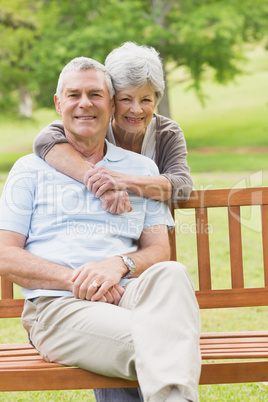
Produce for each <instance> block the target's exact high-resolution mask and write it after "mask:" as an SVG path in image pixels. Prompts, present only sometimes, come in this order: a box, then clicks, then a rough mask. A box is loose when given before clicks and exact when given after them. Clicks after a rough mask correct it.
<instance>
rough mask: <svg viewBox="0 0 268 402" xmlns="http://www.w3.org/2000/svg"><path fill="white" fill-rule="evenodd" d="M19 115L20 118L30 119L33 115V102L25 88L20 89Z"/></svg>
mask: <svg viewBox="0 0 268 402" xmlns="http://www.w3.org/2000/svg"><path fill="white" fill-rule="evenodd" d="M19 97H20V99H19V114H20V116H22V117H27V118H31V117H32V115H33V102H32V98H31V95H30V94H29V92H28V91H27V89H25V88H21V89H20V95H19Z"/></svg>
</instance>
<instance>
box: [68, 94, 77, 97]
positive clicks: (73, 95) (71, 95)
mask: <svg viewBox="0 0 268 402" xmlns="http://www.w3.org/2000/svg"><path fill="white" fill-rule="evenodd" d="M76 96H78V95H77V94H70V95H69V98H75V97H76Z"/></svg>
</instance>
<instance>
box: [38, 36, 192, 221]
mask: <svg viewBox="0 0 268 402" xmlns="http://www.w3.org/2000/svg"><path fill="white" fill-rule="evenodd" d="M105 66H106V68H107V70H108V72H109V73H110V75H111V77H112V82H113V86H114V89H115V107H116V108H115V113H114V116H113V117H112V119H111V122H110V125H109V128H108V131H107V135H106V139H107V140H108V141H109V142H111V143H113V144H115V145H117V146H120V147H122V148H124V149H128V150H131V151H134V152H137V153H141V154H143V155H145V156H148V157H149V158H151V159H153V160H154V161H155V162H156V164H157V166H158V168H159V172H160V174H159V175H158V176H153V177H152V176H150V177H147V176H140V175H129V174H127V173H126V174H122V173H118V172H114V171H111V170H108V169H105V168H103V167H96V166H93V165H90V164H89V163H88V162H87V161H85V159H83V158H82V157H81V156H80V155H79V154H78V153H77V152H76V151H75V150H74V148H72V146H71V145H69V144H68V143H67V140H66V138H65V135H64V130H63V125H62V122H61V121H55V122H54V123H52V124H50V125H49V126H47V127H46V128H44V129H43V130H42V131H41V132H40V133H39V135H38V136H37V137H36V139H35V141H34V152H35V153H36V154H37V155H38V156H40V157H42V158H43V159H45V160H46V162H47V163H49V164H50V165H52V166H54V167H55V168H56V169H58V170H60V171H62V172H63V173H65V174H67V175H69V176H71V177H73V178H75V179H76V180H78V181H80V182H82V183H85V184H86V186H87V187H88V189H89V190H90V191H91V192H93V193H94V194H95V195H96V197H99V198H100V199H101V201H102V205H103V207H104V208H105V209H106V210H109V212H111V213H121V212H125V211H127V210H130V209H131V207H130V205H129V204H128V202H127V201H126V198H124V197H118V198H117V200H114V199H113V198H112V199H110V198H109V197H108V198H105V197H104V195H105V194H108V193H109V194H112V195H113V196H114V195H115V194H116V191H113V190H118V194H120V195H122V191H124V190H130V191H132V192H135V193H138V194H140V195H143V196H145V197H150V198H154V199H157V200H162V201H166V200H168V199H170V198H172V199H174V200H177V201H178V202H180V201H185V200H187V199H188V198H189V195H190V193H191V190H192V185H193V182H192V179H191V177H190V169H189V167H188V165H187V150H186V143H185V139H184V134H183V131H182V130H181V128H180V127H179V125H178V124H177V123H176V122H174V121H172V120H170V119H168V118H166V117H164V116H161V115H157V114H155V113H154V109H155V107H156V106H157V105H158V104H159V102H160V101H161V99H162V96H163V93H164V87H165V82H164V74H163V67H162V63H161V60H160V58H159V55H158V53H157V51H156V50H155V49H154V48H149V47H146V46H138V45H136V44H135V43H132V42H127V43H125V44H124V45H122V46H121V47H119V48H116V49H114V50H113V51H112V52H111V53H110V54H109V55H108V56H107V58H106V60H105ZM111 190H112V191H111ZM119 190H121V192H120V191H119ZM124 194H125V196H126V192H125V193H124ZM117 202H119V204H120V202H121V205H119V204H117ZM122 202H123V203H124V205H122Z"/></svg>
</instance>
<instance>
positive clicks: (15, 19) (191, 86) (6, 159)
mask: <svg viewBox="0 0 268 402" xmlns="http://www.w3.org/2000/svg"><path fill="white" fill-rule="evenodd" d="M267 17H268V4H267V1H263V0H255V1H252V0H244V1H238V0H229V1H228V0H226V1H220V0H218V1H215V0H187V1H186V0H185V1H183V0H181V1H175V0H166V1H163V0H151V1H149V0H143V1H137V0H133V1H132V0H121V1H119V0H117V1H116V0H108V1H103V0H98V1H95V0H91V1H90V0H88V1H83V0H80V1H79V0H73V1H71V0H61V1H55V0H37V1H31V0H1V3H0V192H1V191H2V188H3V185H4V181H5V179H6V177H7V174H8V171H9V170H10V168H11V166H12V165H13V163H14V162H15V160H16V159H18V158H19V157H20V156H23V155H25V154H27V153H29V152H32V142H33V139H34V137H35V136H36V134H37V133H38V132H39V131H40V129H41V128H43V127H44V126H45V125H47V124H48V123H50V122H51V121H53V120H55V119H57V118H58V116H57V115H56V113H55V111H54V108H53V94H54V92H55V87H56V82H57V77H58V74H59V72H60V70H61V68H62V67H63V66H64V65H65V64H66V63H67V62H68V61H70V60H71V59H72V58H73V57H76V56H80V55H84V56H88V57H92V58H95V59H97V60H99V61H100V62H104V60H105V56H106V55H107V54H108V53H109V51H111V50H112V49H113V48H114V47H117V46H119V45H120V44H122V43H123V42H125V41H127V40H131V41H135V42H137V43H138V44H146V45H151V46H154V47H156V48H157V49H158V51H159V52H160V54H161V57H162V59H163V62H164V67H165V71H166V81H167V89H168V91H167V92H166V94H165V98H164V101H163V103H162V105H161V106H160V108H159V112H160V113H162V114H165V115H167V116H170V117H171V118H172V119H174V120H175V121H177V122H178V123H179V124H180V126H181V127H182V129H183V131H184V133H185V138H186V142H187V146H188V163H189V166H190V167H191V172H192V177H193V179H194V187H195V189H203V188H233V187H253V186H254V187H255V186H264V185H268V158H267V153H268V119H267V116H268V113H267V112H268V35H267V21H268V19H267ZM256 217H257V211H252V210H250V211H245V217H244V219H245V223H246V224H245V225H244V226H245V228H244V231H245V234H244V233H243V235H244V239H245V241H247V242H248V247H247V251H246V255H245V256H244V259H245V264H246V267H248V274H247V278H246V283H247V281H248V282H250V280H253V282H254V283H255V281H261V280H262V279H261V278H259V273H258V271H254V272H253V271H252V270H251V267H252V266H253V265H256V260H255V256H256V247H259V246H258V244H259V239H260V228H259V227H258V225H257V226H254V221H255V218H256ZM192 218H193V217H192V216H189V215H187V216H184V215H183V214H182V215H180V216H177V217H176V219H177V220H178V221H179V222H178V223H179V225H178V226H179V228H180V227H181V228H182V227H183V228H185V227H188V228H192V227H193V226H192V223H191V222H192ZM213 219H214V223H213V225H215V227H214V226H213V228H214V233H213V234H214V235H215V236H214V237H215V240H213V241H216V242H222V252H221V253H220V254H219V255H215V256H212V260H213V267H214V268H213V267H212V268H213V269H214V271H215V281H216V282H218V283H222V284H223V286H224V283H225V281H226V280H227V279H226V278H225V275H227V272H228V269H229V268H228V267H229V262H228V260H227V257H226V255H227V248H228V246H227V244H225V243H224V241H222V239H223V234H224V233H225V231H226V228H225V227H223V226H224V225H223V221H224V219H223V217H222V216H221V215H220V214H219V213H218V212H217V213H216V215H215V216H214V217H213ZM184 222H186V223H187V225H188V226H185V224H184ZM190 232H191V230H190V229H189V233H187V235H189V236H186V237H187V239H186V241H185V247H184V243H183V242H184V240H183V239H181V238H180V233H179V234H178V238H179V240H178V249H179V255H180V260H181V261H182V262H183V263H185V264H186V265H187V267H188V268H189V270H190V272H191V274H192V275H193V278H194V281H195V283H196V281H197V278H196V270H195V267H196V255H195V254H194V252H193V250H194V244H192V247H189V244H191V239H190V235H191V233H190ZM184 234H185V233H184ZM184 237H185V236H184ZM250 246H251V247H252V248H253V249H255V251H254V254H253V252H252V251H251V247H250ZM260 254H261V253H260ZM260 259H261V255H260ZM257 264H258V262H257ZM260 264H261V263H260ZM219 268H220V269H219ZM254 327H257V328H259V329H267V312H266V313H265V310H264V309H262V308H252V309H245V311H243V312H242V313H241V312H239V314H238V312H237V310H236V309H231V310H229V311H226V312H223V314H222V315H221V317H218V316H217V314H215V312H213V311H203V312H202V330H203V331H221V330H251V329H253V328H254ZM0 341H1V343H8V342H15V341H16V342H18V341H21V342H26V341H27V340H26V334H25V333H24V330H23V329H22V328H21V324H20V320H16V319H15V320H14V319H12V320H1V322H0ZM36 400H39V401H59V400H61V401H75V400H78V401H94V397H93V393H92V391H91V390H89V391H59V392H31V393H30V392H23V393H21V392H18V393H2V394H1V395H0V401H1V402H2V401H8V402H10V401H14V402H15V401H36ZM200 400H201V401H209V402H210V401H256V402H257V401H268V385H267V384H264V383H257V384H233V385H230V384H228V385H220V386H217V385H213V386H200Z"/></svg>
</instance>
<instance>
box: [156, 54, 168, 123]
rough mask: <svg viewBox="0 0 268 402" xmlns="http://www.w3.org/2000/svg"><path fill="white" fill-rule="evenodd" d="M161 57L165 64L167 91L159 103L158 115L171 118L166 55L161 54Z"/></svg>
mask: <svg viewBox="0 0 268 402" xmlns="http://www.w3.org/2000/svg"><path fill="white" fill-rule="evenodd" d="M160 57H161V59H162V63H163V70H164V77H165V83H166V85H165V91H164V95H163V98H162V100H161V102H160V103H159V105H158V107H157V109H158V113H159V114H161V115H162V116H166V117H168V118H170V106H169V95H168V84H167V71H166V64H165V55H164V54H163V53H160Z"/></svg>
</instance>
